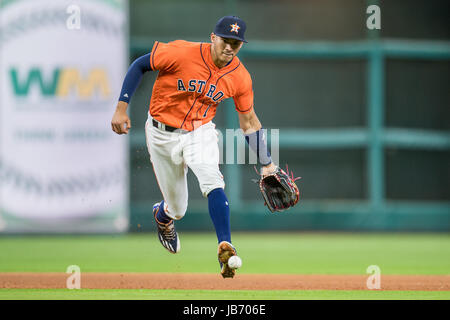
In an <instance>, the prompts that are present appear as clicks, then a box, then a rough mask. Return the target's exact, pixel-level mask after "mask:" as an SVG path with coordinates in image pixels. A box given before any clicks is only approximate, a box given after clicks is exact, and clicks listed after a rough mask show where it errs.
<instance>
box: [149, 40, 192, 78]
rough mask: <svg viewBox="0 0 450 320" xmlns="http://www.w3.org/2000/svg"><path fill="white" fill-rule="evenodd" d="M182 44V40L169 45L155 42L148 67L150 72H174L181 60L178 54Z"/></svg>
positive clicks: (181, 56)
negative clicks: (150, 69)
mask: <svg viewBox="0 0 450 320" xmlns="http://www.w3.org/2000/svg"><path fill="white" fill-rule="evenodd" d="M183 44H184V41H182V40H177V41H172V42H169V43H163V42H159V41H155V43H154V45H153V48H152V54H151V56H150V67H151V68H152V70H153V71H155V70H159V71H167V72H170V71H175V70H176V69H177V68H178V67H179V66H180V64H181V60H182V58H183V55H181V54H180V49H182V48H183Z"/></svg>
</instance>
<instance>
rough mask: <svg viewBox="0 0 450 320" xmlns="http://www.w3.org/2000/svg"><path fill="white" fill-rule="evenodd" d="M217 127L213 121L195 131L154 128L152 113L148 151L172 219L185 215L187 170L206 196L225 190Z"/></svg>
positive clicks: (148, 121) (148, 132)
mask: <svg viewBox="0 0 450 320" xmlns="http://www.w3.org/2000/svg"><path fill="white" fill-rule="evenodd" d="M215 127H216V125H215V124H214V123H213V122H211V121H210V122H208V123H206V124H204V125H202V126H199V127H198V128H197V129H195V130H193V131H189V132H187V131H183V132H181V131H180V132H178V131H175V132H168V131H164V130H161V129H158V128H156V127H154V126H153V123H152V117H151V116H150V114H149V117H148V119H147V122H146V124H145V136H146V139H147V148H148V151H149V154H150V160H151V162H152V165H153V170H154V172H155V175H156V179H157V182H158V185H159V189H160V190H161V193H162V195H163V198H164V202H165V203H166V204H167V207H166V209H167V211H166V214H167V215H168V216H169V217H170V218H172V219H175V220H179V219H181V218H182V217H183V216H184V215H185V213H186V209H187V205H188V188H187V172H188V168H190V169H191V170H192V171H193V172H194V174H195V176H196V177H197V179H198V182H199V184H200V190H201V192H202V194H203V196H204V197H206V196H207V195H208V193H209V192H210V191H212V190H214V189H216V188H225V183H224V180H223V175H222V173H221V172H220V170H219V144H218V141H219V139H218V133H217V131H216V129H215Z"/></svg>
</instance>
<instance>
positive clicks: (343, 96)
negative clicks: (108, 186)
mask: <svg viewBox="0 0 450 320" xmlns="http://www.w3.org/2000/svg"><path fill="white" fill-rule="evenodd" d="M8 2H12V1H3V2H2V3H3V4H4V5H5V3H8ZM78 2H79V3H80V6H81V8H82V9H83V6H82V5H84V3H85V2H86V1H84V2H83V1H78ZM91 2H94V3H97V2H109V3H118V6H119V7H120V8H121V10H122V11H123V12H125V13H126V14H127V15H128V22H127V23H125V24H124V25H123V30H124V34H125V39H126V40H125V41H126V43H125V48H126V49H125V50H126V51H127V52H126V54H125V55H124V56H125V57H126V56H128V59H127V61H123V64H124V65H125V66H124V67H123V66H122V65H121V66H120V68H119V69H118V70H120V72H121V74H120V76H119V77H118V78H119V79H120V81H119V80H117V79H116V83H115V84H114V85H111V87H112V94H111V100H110V101H111V103H110V109H109V110H108V109H105V111H106V112H105V113H104V114H102V116H101V117H98V118H97V121H101V122H104V123H106V124H107V125H109V123H110V116H112V113H113V112H114V108H115V103H116V101H117V98H118V95H119V92H120V86H121V81H122V80H123V77H124V76H125V73H126V68H127V66H128V65H129V64H131V62H132V61H134V59H136V58H137V57H139V56H141V55H144V54H146V53H148V52H149V51H150V50H151V48H152V46H153V43H154V41H155V40H158V41H163V42H168V41H172V40H176V39H184V40H189V41H202V42H209V35H210V33H211V32H212V30H213V28H214V25H215V23H216V22H217V20H218V19H219V18H220V17H222V16H224V15H229V14H233V15H238V16H239V17H241V18H242V19H243V20H245V21H246V23H247V32H246V38H247V39H248V41H249V43H248V44H245V45H244V47H243V48H242V49H241V51H240V53H239V57H240V59H241V60H242V61H243V63H244V64H245V66H246V68H247V69H248V71H249V72H250V74H251V75H252V80H253V89H254V93H255V110H256V112H257V115H258V117H259V119H260V120H261V122H262V124H263V126H264V127H265V128H268V129H279V130H280V140H279V142H280V154H279V162H280V163H279V165H280V166H281V167H282V168H284V167H285V165H286V164H288V165H289V169H290V170H293V172H294V174H295V176H300V177H302V178H301V179H300V180H298V181H297V185H298V186H299V189H300V192H301V199H300V202H299V203H298V204H297V206H295V207H294V208H292V209H290V210H288V211H285V212H282V213H278V214H271V213H270V212H269V210H268V209H267V208H266V207H264V205H263V199H262V196H261V194H260V192H259V189H258V188H257V186H256V185H255V184H254V183H253V182H252V181H251V179H255V178H256V177H257V176H256V174H255V171H254V169H253V165H250V164H246V165H228V164H227V165H225V164H223V165H221V170H222V172H223V174H224V176H225V182H226V189H225V191H226V193H227V195H228V198H229V200H230V208H231V226H232V230H234V231H242V230H271V231H287V230H345V231H443V232H448V231H450V185H449V184H450V183H449V181H450V121H449V119H450V90H449V89H450V88H449V83H450V27H449V21H450V19H449V18H450V17H449V12H450V10H449V9H450V8H449V7H450V4H449V2H448V1H445V0H430V1H421V0H411V1H407V2H405V1H400V0H390V1H369V0H346V1H338V0H323V1H314V0H277V1H275V0H259V1H256V0H226V1H223V0H222V1H218V0H217V1H216V0H189V1H186V0H165V1H156V0H129V1H128V3H127V2H124V1H113V0H111V1H99V0H98V1H94V0H93V1H91ZM70 3H77V1H70V2H67V4H70ZM370 5H377V6H379V8H380V17H381V24H380V26H381V29H372V30H371V29H369V28H368V27H367V20H368V19H369V17H370V16H371V15H372V14H371V13H367V12H366V10H367V8H368V6H370ZM82 12H83V11H82ZM81 17H83V15H82V16H81ZM81 21H83V20H81ZM82 29H83V24H82V28H81V30H82ZM87 50H89V48H87ZM49 54H51V51H49ZM90 54H91V55H92V56H96V55H98V52H97V51H95V50H94V49H92V50H91V51H90ZM125 60H126V59H125ZM2 72H3V70H2ZM156 76H157V74H156V73H155V72H149V73H147V74H146V75H145V76H144V78H143V80H142V82H141V84H140V86H139V88H138V90H137V92H136V93H135V95H134V97H133V99H132V101H131V104H130V108H129V110H130V116H131V120H132V122H133V129H132V130H131V132H130V134H129V135H128V136H126V137H125V136H121V137H120V139H122V141H124V140H125V139H127V144H126V145H125V148H126V150H127V151H126V152H127V154H128V155H129V160H124V161H125V162H124V163H125V165H126V166H127V167H126V169H127V170H126V173H127V174H126V175H127V179H128V180H127V181H128V182H127V183H128V187H127V191H126V193H127V194H128V197H129V202H128V203H127V205H126V208H125V209H123V210H122V211H123V212H125V214H124V215H125V216H126V220H125V221H127V224H126V226H125V227H119V228H116V231H118V232H127V231H130V232H145V231H154V223H153V218H152V215H151V209H152V205H153V204H154V203H155V202H158V201H160V200H161V198H162V197H161V193H160V191H159V189H158V184H157V182H156V179H155V176H154V173H153V170H152V166H151V163H150V161H149V155H148V152H147V148H146V144H145V135H144V124H145V121H146V118H147V110H148V104H149V101H150V95H151V90H152V87H153V83H154V80H155V79H156ZM121 77H122V78H121ZM2 108H3V106H2ZM105 108H106V107H105ZM104 116H108V117H107V118H105V117H104ZM102 117H103V118H102ZM214 122H215V123H216V125H217V128H218V129H219V130H220V131H221V132H223V133H225V129H232V128H239V124H238V118H237V114H236V112H235V110H234V108H233V104H232V101H228V100H227V101H225V102H223V103H222V105H221V106H219V108H218V113H217V116H216V118H215V121H214ZM110 139H117V138H110ZM114 141H116V140H114ZM105 142H107V143H109V142H110V140H105ZM106 146H107V144H106ZM0 160H1V158H0ZM1 164H2V162H1V161H0V179H3V180H4V181H5V179H6V178H5V177H6V173H5V172H6V170H5V164H4V165H3V171H2V165H1ZM2 172H3V175H1V173H2ZM188 178H189V179H188V182H189V194H190V196H189V200H190V202H189V208H188V212H187V214H186V216H185V217H184V218H183V219H182V220H181V221H179V222H177V228H179V230H181V231H183V230H195V231H213V225H212V223H211V221H210V218H209V215H208V208H207V201H206V199H205V198H203V197H202V195H201V192H200V189H199V186H198V182H197V179H196V177H195V176H194V175H193V173H192V172H189V174H188ZM1 201H2V199H1V198H0V207H1ZM0 213H1V212H0ZM3 214H4V212H3ZM121 217H123V216H121ZM124 219H125V218H124ZM3 220H4V222H3V224H4V225H6V224H7V221H6V220H7V219H5V218H4V219H3ZM5 221H6V222H5ZM79 221H85V222H86V220H79ZM120 221H121V222H123V221H124V220H123V219H122V220H120ZM120 221H119V222H120ZM91 222H92V219H91V220H90V222H89V223H91ZM29 223H31V228H28V229H27V231H30V230H31V231H32V230H33V227H32V223H33V222H29ZM80 223H81V224H80V225H81V228H80V230H78V229H77V231H81V232H83V228H82V222H80ZM115 223H116V224H115V225H117V219H116V220H115ZM119 224H120V223H119ZM122 224H123V223H122ZM122 224H121V225H122ZM46 228H47V230H46V231H50V232H52V231H55V232H60V231H61V229H59V230H58V229H57V228H54V229H52V228H51V224H46ZM44 229H45V228H44ZM4 230H8V228H7V227H5V228H4ZM17 230H18V229H17ZM67 230H70V228H69V229H67ZM90 230H92V231H95V228H93V229H90ZM84 231H89V230H86V229H85V230H84Z"/></svg>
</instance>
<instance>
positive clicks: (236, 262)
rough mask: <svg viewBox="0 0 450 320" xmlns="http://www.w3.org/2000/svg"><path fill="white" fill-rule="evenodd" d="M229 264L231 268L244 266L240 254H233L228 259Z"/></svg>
mask: <svg viewBox="0 0 450 320" xmlns="http://www.w3.org/2000/svg"><path fill="white" fill-rule="evenodd" d="M228 266H229V267H230V268H231V269H238V268H240V267H241V266H242V260H241V258H239V257H238V256H232V257H230V259H228Z"/></svg>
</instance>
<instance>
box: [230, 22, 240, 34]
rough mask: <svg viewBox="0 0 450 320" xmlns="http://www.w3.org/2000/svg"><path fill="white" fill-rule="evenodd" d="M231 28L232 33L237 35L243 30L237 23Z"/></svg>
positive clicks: (231, 25)
mask: <svg viewBox="0 0 450 320" xmlns="http://www.w3.org/2000/svg"><path fill="white" fill-rule="evenodd" d="M230 27H231V30H230V32H236V33H239V31H238V30H239V29H240V28H241V27H239V25H238V24H237V23H235V24H230Z"/></svg>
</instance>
